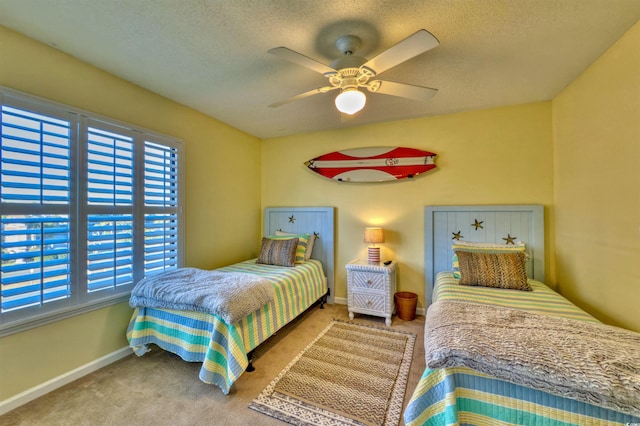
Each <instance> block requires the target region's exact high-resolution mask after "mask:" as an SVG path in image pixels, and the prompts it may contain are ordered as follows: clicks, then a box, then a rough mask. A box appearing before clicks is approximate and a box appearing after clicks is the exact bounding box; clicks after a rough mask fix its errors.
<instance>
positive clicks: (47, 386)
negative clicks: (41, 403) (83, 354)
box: [0, 346, 133, 416]
mask: <svg viewBox="0 0 640 426" xmlns="http://www.w3.org/2000/svg"><path fill="white" fill-rule="evenodd" d="M132 353H133V352H132V350H131V348H130V347H128V346H126V347H124V348H121V349H118V350H117V351H115V352H111V353H110V354H107V355H105V356H103V357H102V358H98V359H96V360H93V361H91V362H89V363H87V364H85V365H82V366H80V367H78V368H76V369H74V370H71V371H68V372H66V373H64V374H61V375H60V376H58V377H54V378H53V379H51V380H48V381H46V382H44V383H41V384H39V385H37V386H34V387H32V388H31V389H27V390H26V391H24V392H21V393H19V394H17V395H14V396H12V397H11V398H8V399H5V400H4V401H0V416H1V415H3V414H6V413H8V412H9V411H11V410H13V409H15V408H18V407H20V406H21V405H24V404H26V403H27V402H31V401H33V400H34V399H36V398H39V397H41V396H42V395H45V394H47V393H49V392H51V391H53V390H56V389H58V388H60V387H62V386H64V385H66V384H68V383H71V382H73V381H74V380H78V379H79V378H81V377H84V376H86V375H87V374H90V373H93V372H94V371H97V370H99V369H101V368H102V367H106V366H107V365H109V364H111V363H113V362H116V361H118V360H119V359H122V358H124V357H126V356H128V355H131V354H132Z"/></svg>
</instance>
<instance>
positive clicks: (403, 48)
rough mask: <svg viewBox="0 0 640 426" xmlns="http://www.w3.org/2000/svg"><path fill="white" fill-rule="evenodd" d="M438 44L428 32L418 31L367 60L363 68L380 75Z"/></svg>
mask: <svg viewBox="0 0 640 426" xmlns="http://www.w3.org/2000/svg"><path fill="white" fill-rule="evenodd" d="M439 44H440V42H439V41H438V39H437V38H436V37H435V36H434V35H433V34H431V33H430V32H429V31H427V30H419V31H417V32H415V33H413V34H412V35H410V36H409V37H407V38H405V39H404V40H402V41H401V42H399V43H396V44H394V45H393V46H391V47H390V48H388V49H387V50H385V51H384V52H382V53H380V54H379V55H378V56H376V57H375V58H373V59H371V60H369V61H368V62H367V63H366V64H364V65H363V67H367V68H370V69H372V70H373V71H375V73H376V74H381V73H383V72H385V71H386V70H388V69H389V68H393V67H395V66H396V65H398V64H401V63H402V62H404V61H407V60H409V59H411V58H413V57H414V56H418V55H419V54H421V53H424V52H426V51H427V50H430V49H433V48H434V47H436V46H438V45H439Z"/></svg>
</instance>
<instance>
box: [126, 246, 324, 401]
mask: <svg viewBox="0 0 640 426" xmlns="http://www.w3.org/2000/svg"><path fill="white" fill-rule="evenodd" d="M219 270H220V271H228V272H245V273H254V274H258V275H260V276H262V277H264V278H266V279H268V280H269V281H270V282H271V283H272V285H273V288H274V290H275V298H274V301H273V302H271V303H269V304H267V305H265V306H263V307H262V308H260V309H258V310H257V311H255V312H253V313H252V314H249V315H248V316H246V317H245V318H243V319H242V320H241V321H239V322H237V323H235V324H227V323H225V322H224V321H223V320H222V319H221V318H220V317H218V316H216V315H213V314H207V313H203V312H192V311H177V310H172V309H156V308H136V309H135V310H134V312H133V315H132V317H131V321H130V322H129V327H128V329H127V339H128V340H129V345H130V346H131V348H133V350H134V352H135V353H136V354H138V355H143V354H144V353H145V352H147V350H148V348H147V346H148V345H149V344H151V343H154V344H156V345H158V346H160V347H161V348H163V349H164V350H167V351H170V352H173V353H175V354H177V355H179V356H180V357H181V358H182V359H184V360H185V361H190V362H202V368H201V369H200V375H199V376H200V380H202V381H203V382H205V383H210V384H214V385H217V386H218V387H220V389H222V391H223V392H224V393H225V394H227V393H228V392H229V390H230V388H231V385H232V384H233V383H234V382H235V381H236V380H237V379H238V377H240V375H241V374H242V373H243V372H244V371H245V369H246V368H247V366H248V365H249V361H248V358H247V353H248V352H249V351H251V350H253V349H254V348H256V347H257V346H258V345H259V344H260V343H262V342H264V341H265V340H266V339H267V338H268V337H269V336H271V335H272V334H274V333H275V332H276V331H278V330H279V329H280V328H282V327H283V326H285V325H286V324H288V323H289V322H290V321H291V320H292V319H294V318H295V317H297V316H298V315H299V314H300V313H302V312H303V311H304V310H305V309H307V308H308V307H309V306H311V305H312V304H313V303H314V302H316V301H317V300H318V299H320V298H321V297H322V296H323V295H324V294H325V293H326V292H327V281H326V278H325V275H324V272H323V269H322V264H321V263H320V262H319V261H317V260H309V261H306V262H304V263H302V264H296V266H295V267H277V266H271V265H262V264H256V263H255V259H254V260H248V261H245V262H240V263H237V264H234V265H230V266H226V267H224V268H220V269H219Z"/></svg>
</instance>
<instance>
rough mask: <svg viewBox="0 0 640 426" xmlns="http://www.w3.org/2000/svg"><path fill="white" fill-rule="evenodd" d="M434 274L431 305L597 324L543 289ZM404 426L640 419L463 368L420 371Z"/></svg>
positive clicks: (625, 421) (607, 422)
mask: <svg viewBox="0 0 640 426" xmlns="http://www.w3.org/2000/svg"><path fill="white" fill-rule="evenodd" d="M457 281H458V280H457V279H455V278H454V277H453V275H452V274H451V273H450V272H443V273H440V274H438V277H437V280H436V285H435V288H434V293H433V300H434V302H435V301H438V300H454V301H463V302H475V303H484V304H489V305H494V306H504V307H511V308H517V309H523V310H527V311H532V312H537V313H545V314H549V315H556V316H560V317H564V318H572V319H577V320H583V321H592V322H597V320H596V319H595V318H593V317H592V316H590V315H589V314H587V313H586V312H584V311H582V310H580V309H579V308H578V307H576V306H575V305H573V304H572V303H571V302H569V301H568V300H566V299H565V298H563V297H562V296H561V295H559V294H558V293H556V292H554V291H553V290H551V289H550V288H548V287H547V286H546V285H544V284H542V283H540V282H537V281H533V280H530V281H529V283H530V284H531V286H532V288H533V291H531V292H525V291H516V290H502V289H486V288H483V287H470V286H461V285H458V284H457ZM404 421H405V424H407V425H438V426H440V425H513V424H516V425H626V424H633V423H638V424H640V418H637V417H634V416H630V415H626V414H622V413H617V412H614V411H611V410H607V409H604V408H601V407H596V406H593V405H590V404H586V403H583V402H578V401H575V400H571V399H569V398H563V397H560V396H555V395H551V394H549V393H546V392H541V391H537V390H534V389H531V388H528V387H524V386H520V385H515V384H512V383H509V382H505V381H502V380H498V379H496V378H494V377H491V376H488V375H485V374H482V373H479V372H477V371H474V370H472V369H469V368H465V367H453V368H441V369H434V370H431V369H426V370H425V371H424V373H423V375H422V378H421V379H420V382H419V383H418V386H417V387H416V389H415V391H414V393H413V396H412V397H411V400H410V402H409V404H408V405H407V408H406V410H405V412H404Z"/></svg>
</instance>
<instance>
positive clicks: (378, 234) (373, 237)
mask: <svg viewBox="0 0 640 426" xmlns="http://www.w3.org/2000/svg"><path fill="white" fill-rule="evenodd" d="M364 242H365V243H369V244H376V243H384V232H382V228H365V230H364Z"/></svg>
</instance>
